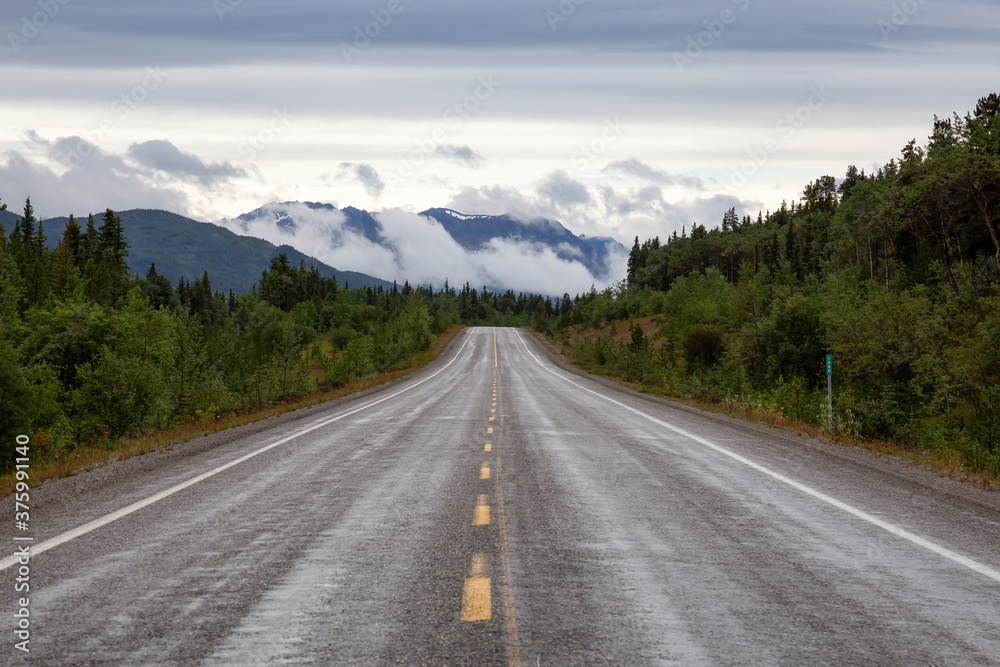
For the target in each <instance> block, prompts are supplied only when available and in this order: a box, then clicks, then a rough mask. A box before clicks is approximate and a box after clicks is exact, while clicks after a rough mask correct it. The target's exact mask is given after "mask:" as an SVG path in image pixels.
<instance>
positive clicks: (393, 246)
mask: <svg viewBox="0 0 1000 667" xmlns="http://www.w3.org/2000/svg"><path fill="white" fill-rule="evenodd" d="M272 206H274V207H276V206H278V205H277V204H275V205H272ZM272 206H264V207H262V208H261V209H260V210H259V215H257V216H255V217H254V218H252V219H250V220H247V219H243V220H222V221H220V222H218V223H216V224H219V225H220V226H223V227H225V228H227V229H230V230H231V231H233V232H236V233H237V234H244V235H249V236H256V237H258V238H262V239H266V240H268V241H270V242H271V243H275V244H278V245H280V244H288V245H290V246H292V247H294V248H297V249H299V250H301V251H303V252H306V253H308V254H310V255H312V256H314V257H316V258H317V259H319V260H321V261H323V262H325V263H327V264H329V265H331V266H334V267H336V268H338V269H349V270H352V271H360V272H362V273H367V274H369V275H373V276H376V277H378V278H382V279H384V280H397V281H399V282H400V283H402V282H403V281H404V280H409V281H410V282H411V283H417V284H423V285H433V286H435V287H440V286H441V285H443V284H444V281H445V280H448V281H449V283H450V284H452V285H461V284H464V283H466V282H468V283H469V284H471V285H473V286H476V287H477V288H478V287H482V286H484V285H486V286H489V287H490V288H491V289H495V288H500V289H512V290H514V291H516V292H536V293H538V292H541V293H546V294H553V295H561V294H563V293H564V292H568V293H570V294H579V293H582V292H585V291H587V290H589V289H590V287H591V286H592V285H595V286H597V287H598V288H603V287H605V286H606V285H608V284H611V283H614V282H617V281H618V280H621V278H622V277H623V276H624V275H625V264H626V262H627V254H626V253H623V252H620V253H616V254H615V255H614V256H612V257H611V258H610V259H611V261H610V262H609V264H610V265H611V270H610V271H609V272H608V274H607V275H605V276H593V275H591V274H590V272H589V271H588V270H587V269H586V267H584V265H583V264H581V263H580V262H577V261H566V260H564V259H561V258H559V257H558V256H556V253H555V251H554V250H553V249H551V248H548V247H545V246H541V245H538V244H532V243H523V242H517V241H512V240H507V239H493V240H492V241H491V242H490V243H489V244H488V245H487V246H486V247H484V248H482V249H480V250H479V251H477V252H470V251H468V250H466V249H464V248H462V247H461V246H460V245H459V244H458V243H456V242H455V241H454V240H453V239H452V238H451V236H450V235H449V234H448V232H447V231H445V229H444V227H442V226H441V224H440V223H438V222H436V221H434V220H431V219H428V218H425V217H423V216H420V215H418V214H415V213H411V212H408V211H403V210H401V209H388V210H384V211H381V212H378V213H374V214H373V215H374V217H375V219H376V220H377V221H378V223H379V224H380V225H381V236H382V238H384V239H385V242H384V243H381V244H378V243H374V242H373V241H371V240H369V239H367V238H365V237H364V236H363V235H362V234H361V233H359V232H358V231H356V230H353V229H350V228H349V227H347V226H345V217H344V214H343V213H341V212H340V211H336V210H333V211H331V210H326V209H316V208H310V207H308V206H306V205H305V204H281V205H280V206H281V208H282V210H283V211H286V212H288V213H289V215H290V216H291V217H292V219H294V220H295V223H296V224H295V225H294V226H286V227H279V226H277V225H275V224H274V219H275V215H274V213H273V211H272V210H271V208H272Z"/></svg>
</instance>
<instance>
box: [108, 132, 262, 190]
mask: <svg viewBox="0 0 1000 667" xmlns="http://www.w3.org/2000/svg"><path fill="white" fill-rule="evenodd" d="M128 156H129V157H130V158H132V159H133V160H135V161H136V162H137V163H138V164H140V165H142V166H144V167H147V168H149V169H153V170H156V171H160V172H163V173H164V174H167V175H169V176H175V177H178V178H183V179H192V180H196V181H198V182H199V183H201V184H202V185H204V186H209V187H210V186H212V185H215V184H217V183H221V182H224V181H227V180H229V179H232V178H239V177H243V176H246V175H247V171H246V170H245V169H243V168H241V167H236V166H234V165H232V164H230V163H228V162H222V163H214V164H207V163H205V162H203V161H202V160H201V158H199V157H198V156H197V155H195V154H194V153H185V152H184V151H182V150H180V149H179V148H177V147H176V146H174V145H173V144H172V143H171V142H169V141H166V140H164V139H154V140H152V141H145V142H143V143H141V144H132V145H131V146H129V149H128Z"/></svg>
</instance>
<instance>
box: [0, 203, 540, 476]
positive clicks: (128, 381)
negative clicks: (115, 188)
mask: <svg viewBox="0 0 1000 667" xmlns="http://www.w3.org/2000/svg"><path fill="white" fill-rule="evenodd" d="M45 240H46V239H45V231H44V228H43V224H42V223H41V222H39V221H38V220H37V219H36V218H35V215H34V211H33V208H32V205H31V202H30V200H28V201H27V202H26V203H25V207H24V213H23V215H22V216H20V217H19V218H18V219H17V221H16V223H15V225H14V228H13V229H12V230H11V231H10V233H9V234H8V233H7V232H6V230H4V229H3V228H2V227H0V394H2V396H3V401H2V402H0V443H2V446H0V450H2V454H3V461H4V465H6V466H9V465H10V463H11V461H12V459H11V456H10V453H11V451H12V448H13V446H14V436H15V435H17V434H29V435H33V436H34V438H33V440H34V442H35V443H36V444H37V446H38V449H36V450H35V456H44V457H53V458H54V457H57V456H59V455H60V454H63V453H65V452H67V451H70V450H72V449H73V448H75V447H78V446H79V445H80V444H83V443H86V444H100V443H104V444H106V445H109V446H110V445H112V444H113V443H114V442H115V441H116V440H117V439H118V438H120V437H121V436H126V435H136V434H139V433H142V432H146V431H149V430H151V429H156V428H162V427H167V426H172V425H177V424H183V423H187V422H192V421H198V420H204V419H209V418H211V417H212V416H214V415H218V414H222V413H231V412H237V411H251V410H255V409H258V408H260V407H263V406H267V405H272V404H275V403H278V402H281V401H285V400H288V399H292V398H296V397H299V396H302V395H304V394H307V393H309V392H312V391H315V390H317V389H325V388H332V387H336V386H339V385H342V384H344V383H346V382H349V381H351V380H353V379H356V378H366V377H371V376H375V375H378V374H380V373H383V372H385V371H387V370H390V369H392V368H393V367H394V366H395V365H397V364H398V363H400V362H401V361H402V360H404V359H405V358H407V357H408V356H410V355H412V354H413V353H415V352H418V351H421V350H426V349H428V348H429V347H430V345H431V342H432V340H433V338H434V337H435V336H436V335H438V334H440V333H442V332H443V331H445V330H446V329H448V328H449V327H451V326H452V325H454V324H456V323H457V322H459V321H460V320H465V321H468V322H474V323H486V324H494V325H504V324H513V325H519V324H527V323H528V320H529V316H530V314H531V313H533V312H535V309H536V308H537V306H538V305H539V304H541V308H542V311H543V312H544V313H545V314H549V313H554V312H555V306H553V304H552V303H551V301H543V300H542V299H540V298H539V297H535V296H532V297H528V296H525V295H523V294H520V295H515V294H514V293H513V292H509V291H508V292H506V293H491V292H489V291H488V290H485V289H484V290H481V291H478V290H475V289H472V288H470V287H469V286H468V285H466V286H465V287H464V288H463V289H462V290H461V291H460V292H458V291H456V290H454V289H452V288H450V287H448V285H447V284H446V285H445V287H444V288H443V289H441V290H438V291H434V290H432V289H430V288H427V287H417V288H413V287H411V286H410V285H409V284H404V285H403V287H402V288H398V287H397V286H395V285H394V286H393V288H392V289H382V288H377V289H372V288H366V289H358V290H346V289H341V288H340V287H339V286H338V284H337V281H336V280H335V279H333V278H326V277H323V276H321V275H320V273H319V272H318V271H317V270H316V269H315V268H307V267H306V266H305V265H304V264H300V265H299V266H291V265H290V263H289V261H288V258H287V256H286V255H284V254H281V255H279V256H277V257H275V258H273V259H272V261H271V265H270V267H269V268H268V269H267V270H265V271H264V272H263V274H262V276H261V279H260V281H259V283H258V285H257V286H256V287H255V289H254V290H252V291H251V292H249V293H247V294H242V295H235V294H233V293H232V292H230V293H229V294H228V295H225V294H221V293H219V292H215V291H213V290H212V287H211V283H210V278H209V275H208V273H205V274H204V275H202V277H201V278H197V279H195V280H193V281H189V280H185V279H183V278H182V279H181V280H180V281H179V282H178V284H177V285H173V284H171V282H170V281H169V280H167V279H166V278H164V277H163V276H161V275H159V274H158V273H157V271H156V265H155V264H153V265H151V266H150V267H149V270H148V271H147V272H146V275H145V277H139V276H135V275H130V274H129V272H128V267H127V264H126V259H127V257H128V243H127V239H126V238H125V235H124V231H123V228H122V224H121V221H120V219H119V218H118V216H117V215H115V213H114V212H113V211H110V210H108V211H106V212H105V213H104V215H103V217H102V218H101V219H100V221H99V222H98V221H96V220H95V219H94V218H93V216H91V217H90V218H89V219H88V221H87V222H86V225H85V227H81V226H80V224H79V223H78V222H77V221H76V220H74V219H72V218H71V219H70V221H69V223H68V224H67V225H66V227H65V230H64V233H63V237H62V239H61V240H60V243H59V245H58V246H57V247H56V249H55V250H54V251H49V250H47V247H46V243H45Z"/></svg>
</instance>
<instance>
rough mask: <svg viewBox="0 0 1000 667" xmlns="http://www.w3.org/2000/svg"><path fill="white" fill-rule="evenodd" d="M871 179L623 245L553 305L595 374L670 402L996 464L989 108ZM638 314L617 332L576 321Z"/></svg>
mask: <svg viewBox="0 0 1000 667" xmlns="http://www.w3.org/2000/svg"><path fill="white" fill-rule="evenodd" d="M915 144H916V142H915V141H911V142H910V143H909V144H907V146H906V147H905V148H904V149H903V151H902V156H901V158H900V159H899V160H893V161H891V162H890V163H889V164H888V165H885V166H884V167H883V168H881V169H879V170H878V171H877V172H876V173H873V174H865V173H864V172H863V171H858V170H857V169H856V168H854V167H850V168H848V170H847V173H846V175H845V177H844V178H843V179H842V180H840V181H839V183H838V182H837V180H836V179H834V178H833V177H832V176H823V177H821V178H819V179H818V180H816V181H815V182H813V183H810V184H809V185H807V186H806V187H805V190H804V192H803V194H802V198H801V200H800V202H799V203H798V204H795V203H793V204H792V205H791V206H788V205H786V204H783V205H782V206H781V208H780V209H779V210H777V211H774V212H768V213H767V214H760V215H758V216H757V218H756V220H754V219H751V218H750V217H744V218H743V219H740V218H739V217H738V216H737V214H736V212H735V210H731V211H729V212H728V213H727V214H726V216H725V217H724V219H723V220H722V223H721V226H720V227H716V228H715V229H712V230H707V229H706V228H705V227H704V226H701V225H694V226H693V227H692V229H691V231H690V234H688V233H687V230H683V231H682V233H681V235H680V236H678V235H677V234H676V233H675V234H673V235H672V236H671V237H670V238H669V239H668V240H667V241H666V242H661V241H660V240H659V239H650V240H647V241H645V242H644V243H640V242H639V239H638V238H636V240H635V245H634V246H633V248H632V251H631V254H630V258H629V267H628V276H627V280H626V281H625V282H624V283H623V284H621V285H620V286H618V287H617V288H615V289H609V290H606V291H605V292H603V293H601V294H597V293H594V292H592V293H591V294H589V295H584V297H582V298H581V299H580V300H579V301H578V302H577V303H576V304H575V306H574V307H573V308H571V309H570V310H569V311H568V312H565V313H563V314H562V315H561V316H560V317H559V318H558V320H557V321H556V326H557V327H558V328H560V329H561V330H562V331H563V333H568V332H569V331H570V329H569V327H571V326H572V325H577V328H576V329H575V330H574V331H576V333H577V336H576V338H574V340H577V341H578V343H577V344H578V347H579V350H578V352H579V353H580V354H581V355H582V356H583V357H584V358H586V359H588V360H589V361H590V363H592V364H594V365H595V366H604V367H605V368H606V369H607V370H609V371H611V372H613V373H615V374H618V375H622V376H625V377H627V378H629V379H631V380H634V381H637V382H641V383H643V384H645V385H647V386H650V387H654V388H656V387H658V388H660V389H661V390H663V391H666V392H668V393H674V394H681V395H688V396H692V397H698V398H702V399H705V400H712V401H724V402H727V403H730V404H733V405H741V406H750V407H756V408H759V409H765V410H775V411H780V412H781V413H783V414H785V415H787V416H789V417H792V418H795V419H798V420H804V421H807V422H812V423H814V424H817V425H825V424H826V408H825V403H826V399H825V393H826V391H825V390H826V377H825V367H824V358H825V355H826V354H827V353H831V354H833V357H834V376H833V377H834V388H835V389H834V402H835V408H836V409H835V422H834V427H835V429H836V430H838V431H840V432H843V433H846V434H850V435H853V436H858V437H871V438H879V439H890V440H895V441H898V442H900V443H903V444H907V445H910V446H914V447H920V448H924V449H936V450H939V451H941V452H944V453H945V454H948V455H951V456H955V457H956V458H958V459H960V460H961V461H962V462H963V463H964V464H965V465H967V466H968V467H970V468H971V469H973V470H976V471H987V470H992V471H993V472H994V473H998V472H1000V239H998V231H997V229H998V224H1000V98H998V96H997V95H995V94H994V95H990V96H989V97H986V98H983V99H982V100H980V101H979V104H978V105H977V107H976V109H975V111H974V113H972V114H970V115H967V116H966V117H964V118H962V117H959V116H957V115H956V116H954V117H953V118H951V119H948V120H936V122H935V123H934V128H933V132H932V134H931V135H930V138H929V142H928V144H927V145H926V146H925V147H920V146H917V145H915ZM644 317H653V318H655V321H656V322H657V323H658V325H659V326H658V328H657V330H655V331H649V335H648V334H647V331H644V330H643V329H642V328H640V327H638V323H636V325H635V326H633V328H632V335H631V337H630V338H629V339H628V340H624V341H616V340H615V339H613V338H612V337H611V336H609V335H603V336H597V337H591V338H586V337H583V336H580V335H579V333H580V331H579V328H580V327H583V328H587V327H590V328H594V327H601V326H602V325H605V324H606V323H609V322H615V321H623V320H625V321H630V320H639V319H641V318H644Z"/></svg>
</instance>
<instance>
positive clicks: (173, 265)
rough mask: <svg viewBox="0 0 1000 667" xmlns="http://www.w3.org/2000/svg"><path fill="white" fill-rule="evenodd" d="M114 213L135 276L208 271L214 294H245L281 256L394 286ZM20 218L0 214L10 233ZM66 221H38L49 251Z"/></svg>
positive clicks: (189, 225)
mask: <svg viewBox="0 0 1000 667" xmlns="http://www.w3.org/2000/svg"><path fill="white" fill-rule="evenodd" d="M116 213H117V215H118V216H119V217H120V218H121V220H122V226H123V227H124V229H125V237H126V240H127V241H128V243H129V255H128V265H129V269H130V270H131V271H132V272H133V273H137V274H139V275H145V274H146V271H147V270H148V269H149V265H150V264H151V263H153V262H156V271H157V273H159V274H160V275H163V276H166V277H167V278H168V279H170V281H171V282H173V283H176V282H177V281H178V280H179V279H180V277H181V276H184V278H186V279H188V280H194V279H195V278H201V276H202V274H203V273H204V272H205V271H208V277H209V279H210V280H211V282H212V289H213V290H217V291H221V292H228V291H229V290H230V289H232V290H233V291H234V292H236V293H237V294H243V293H245V292H249V291H250V289H251V288H252V287H253V286H254V285H255V284H256V283H257V282H258V281H259V280H260V276H261V273H262V272H263V271H264V270H265V269H266V268H267V267H268V266H269V265H270V263H271V258H272V257H274V256H276V255H278V254H279V253H282V252H283V253H285V254H286V255H288V259H289V261H290V262H291V263H292V265H298V264H299V262H300V261H304V262H305V264H306V266H315V267H316V268H317V269H319V272H320V273H321V274H322V275H324V276H327V277H336V279H337V282H338V283H339V284H340V285H341V286H343V285H344V284H345V283H349V284H350V286H351V287H376V286H379V285H381V286H383V287H392V283H389V282H386V281H384V280H380V279H378V278H373V277H372V276H369V275H365V274H363V273H357V272H354V271H339V270H337V269H335V268H333V267H332V266H328V265H327V264H324V263H323V262H321V261H319V260H318V259H315V258H313V257H310V256H308V255H306V254H304V253H302V252H299V251H298V250H296V249H295V248H293V247H291V246H287V245H282V246H276V245H274V244H273V243H270V242H269V241H265V240H263V239H258V238H252V237H249V236H239V235H238V234H235V233H233V232H231V231H229V230H227V229H223V228H222V227H219V226H217V225H213V224H210V223H207V222H198V221H197V220H192V219H191V218H185V217H184V216H182V215H177V214H176V213H170V212H169V211H161V210H153V209H134V210H131V211H119V212H116ZM18 217H20V216H17V215H15V214H13V213H11V212H10V211H0V224H2V225H3V226H4V228H5V229H6V230H7V233H8V234H9V233H10V231H11V229H12V228H13V226H14V222H15V221H16V219H17V218H18ZM94 217H95V221H96V222H97V224H98V226H100V219H99V217H98V216H97V215H96V214H95V216H94ZM68 220H69V218H49V219H48V220H43V221H42V222H43V224H44V226H45V234H46V236H47V237H48V246H49V247H50V248H55V247H56V246H57V245H58V244H59V239H60V238H61V237H62V232H63V229H64V228H65V226H66V222H67V221H68ZM77 221H78V222H79V223H80V226H81V227H86V222H87V217H86V216H83V217H82V218H80V217H78V218H77Z"/></svg>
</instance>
